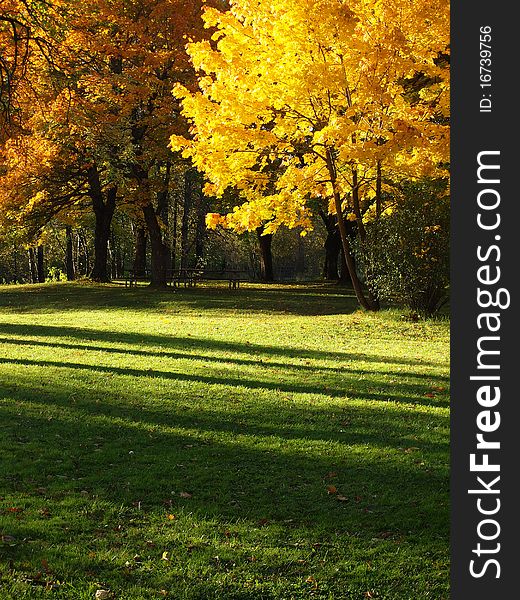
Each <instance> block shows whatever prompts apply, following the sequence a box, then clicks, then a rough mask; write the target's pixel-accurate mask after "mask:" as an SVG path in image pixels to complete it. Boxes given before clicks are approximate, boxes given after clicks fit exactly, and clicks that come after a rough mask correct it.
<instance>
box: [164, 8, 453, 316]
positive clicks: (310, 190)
mask: <svg viewBox="0 0 520 600" xmlns="http://www.w3.org/2000/svg"><path fill="white" fill-rule="evenodd" d="M204 20H205V23H206V26H207V27H211V28H214V29H215V33H214V34H213V38H212V42H208V41H203V42H199V43H193V44H190V45H189V47H188V52H189V54H190V57H191V60H192V62H193V65H194V67H195V68H196V69H197V70H198V72H199V73H200V77H199V81H198V84H199V89H198V90H197V91H195V92H194V91H190V90H189V89H187V88H186V87H183V86H180V85H178V86H177V87H176V88H175V94H176V96H177V97H179V98H181V99H182V106H183V113H184V114H185V115H186V116H187V117H188V119H189V120H190V121H191V124H192V125H191V136H190V138H189V139H188V138H186V137H184V136H179V135H174V136H173V137H172V140H171V146H172V148H173V149H176V150H182V151H183V155H184V156H185V157H187V158H190V159H191V160H193V162H194V164H195V166H196V167H197V168H198V169H200V170H201V171H203V172H204V173H205V174H206V176H207V178H208V179H209V182H210V183H209V185H208V186H207V191H208V193H212V194H215V195H217V196H221V195H222V194H223V193H224V191H225V190H226V189H227V188H228V187H230V186H234V187H236V188H237V189H239V190H240V192H241V195H242V204H241V205H240V206H236V207H235V208H234V210H233V211H232V212H231V213H228V214H227V215H225V216H220V217H219V216H216V215H210V216H209V217H208V224H209V225H210V226H216V225H218V224H222V225H224V226H226V227H231V228H234V229H235V230H237V231H245V230H253V229H256V228H257V227H259V226H260V225H261V224H263V223H265V222H267V223H268V225H267V226H266V229H265V231H266V233H270V232H273V231H275V230H276V228H277V227H279V226H281V225H285V226H288V227H291V228H292V227H301V228H303V230H305V229H309V228H310V227H312V222H311V217H312V213H311V210H310V208H309V200H311V199H315V198H321V199H324V200H325V201H326V202H327V203H328V204H329V209H330V212H335V213H336V214H338V215H339V214H342V213H343V212H344V211H345V212H346V213H347V214H349V215H352V218H353V219H354V220H355V221H356V224H357V235H358V236H359V238H360V240H361V242H362V243H365V241H366V235H365V228H364V219H365V216H366V214H367V212H368V211H371V210H375V211H376V212H377V213H378V215H379V214H380V212H381V201H382V193H383V192H384V191H385V190H386V189H387V188H388V187H390V186H391V185H392V184H393V183H394V182H396V181H397V182H398V181H400V180H402V179H403V178H417V177H420V176H424V175H425V174H431V173H433V172H435V171H436V170H438V169H439V168H442V167H443V166H445V164H444V163H445V162H446V161H447V157H448V150H449V128H448V123H447V120H446V118H447V115H448V101H449V98H448V92H449V73H448V60H447V58H448V52H449V3H448V2H447V0H431V1H430V0H428V1H427V0H418V1H417V2H414V3H410V2H405V1H404V0H388V1H385V2H381V1H376V0H373V1H372V2H362V1H360V0H352V1H350V2H345V1H344V0H319V1H316V0H278V1H276V2H272V1H268V0H254V1H253V0H234V1H233V2H232V3H231V10H230V11H229V12H227V13H222V12H219V11H218V10H215V9H207V10H206V11H205V14H204ZM275 163H276V164H277V165H279V167H278V168H276V169H273V164H275ZM273 176H274V178H275V186H274V190H273V189H272V183H273ZM338 225H339V231H340V236H341V241H342V246H343V250H344V255H345V258H346V261H347V265H348V270H349V274H350V277H351V279H352V283H353V286H354V289H355V292H356V295H357V298H358V300H359V302H360V304H361V305H362V306H363V307H364V308H366V309H372V308H376V306H377V303H376V302H375V300H373V299H371V298H370V296H369V295H367V294H366V292H365V291H364V290H363V289H362V286H361V282H360V280H359V278H358V275H357V273H356V269H355V265H354V262H353V259H352V252H351V248H350V242H349V237H348V232H347V229H346V227H345V223H344V220H343V219H339V220H338Z"/></svg>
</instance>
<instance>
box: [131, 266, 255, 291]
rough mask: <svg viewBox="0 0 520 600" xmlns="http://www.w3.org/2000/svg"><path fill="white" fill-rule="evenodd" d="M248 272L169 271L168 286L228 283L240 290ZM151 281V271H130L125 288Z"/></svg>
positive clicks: (199, 269) (234, 270)
mask: <svg viewBox="0 0 520 600" xmlns="http://www.w3.org/2000/svg"><path fill="white" fill-rule="evenodd" d="M246 275H247V272H246V271H241V270H238V269H223V270H220V271H217V270H207V269H201V268H198V269H169V270H168V272H167V281H168V284H169V285H171V286H172V287H174V288H177V287H181V286H183V287H185V288H187V287H195V286H196V285H197V283H198V282H201V281H227V282H228V285H229V289H230V290H236V289H239V288H240V282H241V281H243V280H244V279H245V277H246ZM140 281H142V282H147V281H150V272H149V271H140V272H137V271H134V270H129V271H127V272H126V274H125V287H137V284H138V282H140Z"/></svg>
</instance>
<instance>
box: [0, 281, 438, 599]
mask: <svg viewBox="0 0 520 600" xmlns="http://www.w3.org/2000/svg"><path fill="white" fill-rule="evenodd" d="M448 342H449V340H448V321H447V320H437V321H434V320H432V321H419V322H410V321H407V320H406V319H403V318H402V314H401V312H399V311H396V310H387V311H382V312H381V313H379V314H366V313H362V312H360V311H357V309H356V303H355V301H354V298H352V296H351V295H349V294H348V293H347V292H344V291H343V292H342V291H341V290H339V289H338V288H335V287H327V286H318V285H315V286H270V287H268V288H266V287H260V286H254V285H248V286H245V287H244V288H243V289H241V290H239V291H235V292H231V291H228V290H227V289H226V288H225V287H218V286H211V287H208V288H199V289H195V290H185V289H181V290H177V291H173V290H172V291H168V292H161V293H158V292H152V291H150V290H148V289H141V288H138V289H137V290H127V289H124V287H122V286H117V285H112V286H94V285H92V286H89V285H83V286H80V285H72V284H57V285H42V286H12V287H0V413H1V414H0V455H1V457H2V458H1V467H0V472H1V476H2V484H1V489H0V497H1V498H0V533H1V534H2V536H3V537H2V542H0V565H1V566H0V587H1V590H0V597H1V598H2V600H7V599H11V598H12V599H16V600H19V599H21V598H40V597H42V598H67V599H72V600H81V599H90V600H92V599H93V598H94V594H95V591H96V590H97V589H99V588H104V589H110V590H111V591H112V592H113V594H114V596H113V597H114V598H118V599H125V600H126V599H131V600H138V599H145V598H146V599H151V598H161V597H164V596H165V595H166V594H167V597H169V598H175V599H176V600H182V599H190V600H193V599H200V600H211V599H215V600H216V599H237V600H246V599H247V600H260V599H271V598H272V599H287V600H288V599H300V598H320V599H352V600H363V599H365V598H377V599H378V600H423V599H432V600H443V599H446V598H448V597H449V583H448V579H449V577H448V573H449V539H448V538H449V529H448V520H449V519H448V515H449V504H448V470H449V464H448V453H449V446H448V443H449V408H448V386H449V380H448V356H449V352H448ZM329 486H334V488H336V490H337V491H334V489H332V488H330V489H329V490H328V487H329ZM329 492H332V493H329ZM188 494H189V495H190V496H189V497H187V496H188Z"/></svg>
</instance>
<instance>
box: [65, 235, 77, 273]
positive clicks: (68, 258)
mask: <svg viewBox="0 0 520 600" xmlns="http://www.w3.org/2000/svg"><path fill="white" fill-rule="evenodd" d="M73 254H74V253H73V239H72V227H71V226H70V225H66V226H65V273H66V275H67V280H68V281H74V279H75V278H76V277H75V273H74V255H73Z"/></svg>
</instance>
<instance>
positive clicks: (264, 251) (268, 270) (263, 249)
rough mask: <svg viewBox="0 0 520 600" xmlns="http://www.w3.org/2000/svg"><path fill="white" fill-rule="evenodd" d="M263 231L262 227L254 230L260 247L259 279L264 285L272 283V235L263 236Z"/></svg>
mask: <svg viewBox="0 0 520 600" xmlns="http://www.w3.org/2000/svg"><path fill="white" fill-rule="evenodd" d="M263 231H264V228H263V226H262V227H258V229H257V230H256V234H257V237H258V243H259V246H260V279H261V281H263V282H264V283H271V282H273V281H274V272H273V252H272V243H273V234H272V233H267V234H263Z"/></svg>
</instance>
